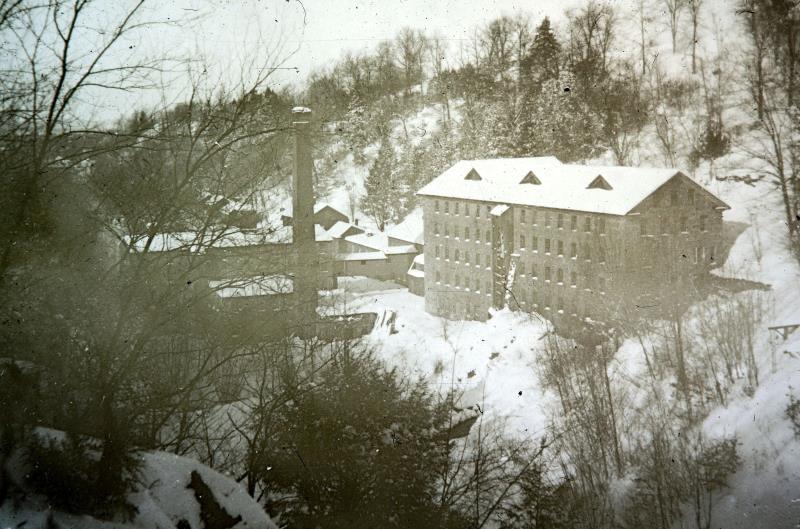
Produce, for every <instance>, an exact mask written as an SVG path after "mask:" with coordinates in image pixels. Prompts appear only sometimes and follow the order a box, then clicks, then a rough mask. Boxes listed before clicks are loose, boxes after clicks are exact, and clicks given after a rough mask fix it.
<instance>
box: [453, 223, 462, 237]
mask: <svg viewBox="0 0 800 529" xmlns="http://www.w3.org/2000/svg"><path fill="white" fill-rule="evenodd" d="M459 233H461V229H460V228H459V227H458V226H455V227H453V237H455V238H456V239H458V234H459Z"/></svg>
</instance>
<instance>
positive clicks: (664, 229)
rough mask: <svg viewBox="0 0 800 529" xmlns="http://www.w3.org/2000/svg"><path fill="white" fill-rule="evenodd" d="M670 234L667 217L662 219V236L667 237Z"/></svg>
mask: <svg viewBox="0 0 800 529" xmlns="http://www.w3.org/2000/svg"><path fill="white" fill-rule="evenodd" d="M668 232H669V225H668V223H667V217H661V234H662V235H667V233H668Z"/></svg>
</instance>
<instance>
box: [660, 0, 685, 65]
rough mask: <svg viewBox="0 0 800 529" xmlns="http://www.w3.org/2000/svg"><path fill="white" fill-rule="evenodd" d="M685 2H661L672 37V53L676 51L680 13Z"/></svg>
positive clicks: (671, 0) (680, 0)
mask: <svg viewBox="0 0 800 529" xmlns="http://www.w3.org/2000/svg"><path fill="white" fill-rule="evenodd" d="M686 1H687V0H663V5H664V8H666V10H667V17H668V19H667V26H668V27H669V33H670V36H671V37H672V53H675V52H676V51H677V38H678V29H679V28H680V19H681V13H682V12H683V10H684V8H685V7H686Z"/></svg>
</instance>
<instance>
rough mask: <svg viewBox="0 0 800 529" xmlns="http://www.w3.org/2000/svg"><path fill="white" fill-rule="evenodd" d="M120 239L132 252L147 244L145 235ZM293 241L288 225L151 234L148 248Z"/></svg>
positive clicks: (193, 249) (198, 248) (190, 248)
mask: <svg viewBox="0 0 800 529" xmlns="http://www.w3.org/2000/svg"><path fill="white" fill-rule="evenodd" d="M122 240H123V242H124V243H125V244H126V245H128V246H130V245H131V243H133V248H132V251H135V252H142V251H144V249H145V246H146V245H147V237H146V236H136V237H132V236H130V235H126V236H124V237H123V238H122ZM291 242H292V231H291V228H290V227H280V228H278V229H276V230H270V231H263V232H249V231H248V232H244V231H240V230H236V229H228V230H227V231H225V232H212V231H209V232H205V233H201V232H193V231H182V232H171V233H158V234H156V235H155V236H154V237H153V241H152V242H151V244H150V247H149V249H148V251H150V252H168V251H171V250H188V251H191V252H197V251H203V250H205V249H207V248H233V247H240V246H254V245H259V244H287V243H291Z"/></svg>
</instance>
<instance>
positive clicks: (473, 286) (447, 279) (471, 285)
mask: <svg viewBox="0 0 800 529" xmlns="http://www.w3.org/2000/svg"><path fill="white" fill-rule="evenodd" d="M443 277H444V281H442V278H443ZM451 277H452V283H451ZM443 282H444V284H445V286H448V287H450V286H452V287H454V288H457V289H462V288H463V289H464V290H465V291H467V292H474V293H475V294H480V293H481V280H480V279H479V278H477V277H469V276H466V275H464V276H462V275H461V274H459V273H455V274H453V275H452V276H451V275H450V274H449V273H445V274H444V275H442V273H441V272H439V271H438V270H437V271H436V283H437V284H442V283H443ZM483 284H484V285H485V290H484V292H485V293H486V295H487V296H488V295H490V294H491V291H492V281H491V280H490V279H487V280H485V281H483Z"/></svg>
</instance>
